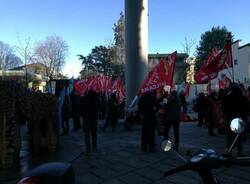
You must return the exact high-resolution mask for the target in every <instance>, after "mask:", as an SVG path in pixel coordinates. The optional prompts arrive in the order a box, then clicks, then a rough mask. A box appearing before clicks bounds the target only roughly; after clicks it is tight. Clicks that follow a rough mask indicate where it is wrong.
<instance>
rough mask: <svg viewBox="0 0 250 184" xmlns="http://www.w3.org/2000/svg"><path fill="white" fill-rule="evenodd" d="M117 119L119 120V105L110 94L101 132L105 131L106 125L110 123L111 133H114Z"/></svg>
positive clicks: (114, 96) (113, 95)
mask: <svg viewBox="0 0 250 184" xmlns="http://www.w3.org/2000/svg"><path fill="white" fill-rule="evenodd" d="M118 119H119V105H118V101H117V98H116V95H115V94H114V93H112V94H111V96H110V98H109V100H108V109H107V117H106V122H105V124H104V126H103V127H102V130H103V131H105V130H106V128H107V126H108V124H109V123H110V124H111V127H112V132H114V131H115V127H116V123H117V121H118Z"/></svg>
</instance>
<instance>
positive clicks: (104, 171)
mask: <svg viewBox="0 0 250 184" xmlns="http://www.w3.org/2000/svg"><path fill="white" fill-rule="evenodd" d="M91 173H93V174H95V175H96V176H98V177H99V178H102V179H104V180H110V179H113V178H116V177H118V176H119V174H120V173H119V172H117V171H114V170H112V169H109V168H108V167H102V168H98V169H92V170H91Z"/></svg>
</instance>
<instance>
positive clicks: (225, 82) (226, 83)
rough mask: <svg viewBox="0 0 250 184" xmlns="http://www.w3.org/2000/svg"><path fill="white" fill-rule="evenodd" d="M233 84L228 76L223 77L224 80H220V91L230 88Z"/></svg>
mask: <svg viewBox="0 0 250 184" xmlns="http://www.w3.org/2000/svg"><path fill="white" fill-rule="evenodd" d="M231 82H232V81H231V80H230V79H229V78H228V77H227V76H226V75H224V76H222V79H221V80H219V89H225V88H229V86H230V84H231Z"/></svg>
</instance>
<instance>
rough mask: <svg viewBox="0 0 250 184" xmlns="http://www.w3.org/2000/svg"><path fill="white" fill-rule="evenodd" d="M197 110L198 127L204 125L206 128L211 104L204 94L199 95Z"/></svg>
mask: <svg viewBox="0 0 250 184" xmlns="http://www.w3.org/2000/svg"><path fill="white" fill-rule="evenodd" d="M195 109H196V111H197V113H198V126H199V127H202V125H203V124H204V123H205V125H206V126H208V118H209V103H208V100H207V97H206V96H205V94H204V93H200V94H199V96H198V99H197V102H196V104H195Z"/></svg>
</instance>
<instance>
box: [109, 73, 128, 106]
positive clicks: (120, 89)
mask: <svg viewBox="0 0 250 184" xmlns="http://www.w3.org/2000/svg"><path fill="white" fill-rule="evenodd" d="M112 92H117V93H118V101H119V102H122V101H123V99H124V98H125V87H124V84H123V81H122V78H121V77H120V76H119V77H117V79H116V80H115V81H114V83H113V86H112Z"/></svg>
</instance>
